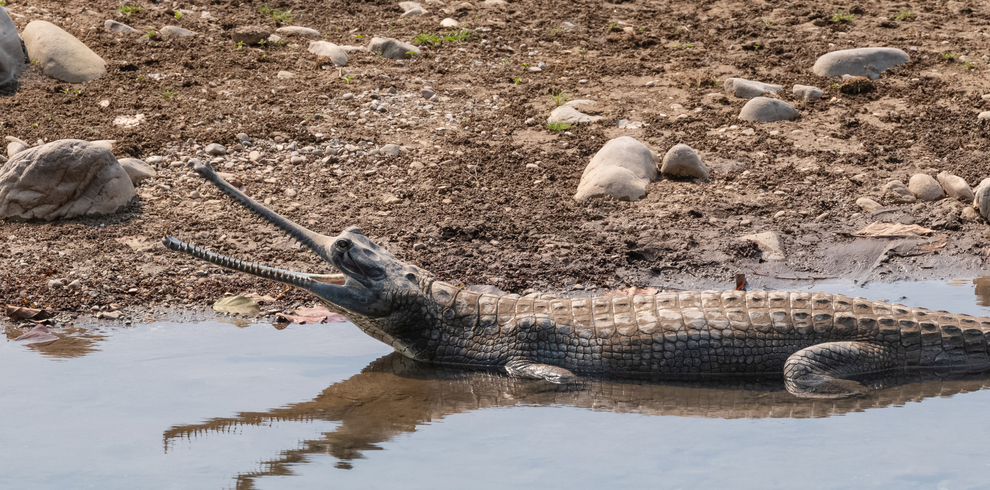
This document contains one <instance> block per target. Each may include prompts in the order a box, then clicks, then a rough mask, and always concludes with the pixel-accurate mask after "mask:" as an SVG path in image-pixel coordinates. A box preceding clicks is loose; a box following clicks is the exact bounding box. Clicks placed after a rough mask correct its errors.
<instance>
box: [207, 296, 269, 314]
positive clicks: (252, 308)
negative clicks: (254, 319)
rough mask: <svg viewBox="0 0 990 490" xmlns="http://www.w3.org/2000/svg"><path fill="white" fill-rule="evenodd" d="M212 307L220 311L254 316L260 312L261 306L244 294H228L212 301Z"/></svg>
mask: <svg viewBox="0 0 990 490" xmlns="http://www.w3.org/2000/svg"><path fill="white" fill-rule="evenodd" d="M213 309H214V310H216V311H218V312H220V313H231V314H238V315H244V316H254V315H257V314H260V313H261V307H260V306H258V303H255V302H254V300H253V299H251V298H248V297H246V296H229V297H226V298H223V299H221V300H218V301H217V302H216V303H213Z"/></svg>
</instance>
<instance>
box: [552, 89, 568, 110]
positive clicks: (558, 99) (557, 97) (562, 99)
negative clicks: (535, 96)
mask: <svg viewBox="0 0 990 490" xmlns="http://www.w3.org/2000/svg"><path fill="white" fill-rule="evenodd" d="M569 98H571V96H570V95H567V92H563V91H561V92H559V93H557V94H554V95H551V96H550V100H551V101H552V102H553V105H555V106H558V107H559V106H562V105H564V103H566V102H567V99H569Z"/></svg>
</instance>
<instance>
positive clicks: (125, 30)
mask: <svg viewBox="0 0 990 490" xmlns="http://www.w3.org/2000/svg"><path fill="white" fill-rule="evenodd" d="M103 28H104V29H106V30H108V31H114V32H119V33H121V34H137V33H139V32H141V31H139V30H137V29H135V28H133V27H131V26H129V25H127V24H124V23H121V22H117V21H115V20H112V19H107V20H106V22H104V23H103Z"/></svg>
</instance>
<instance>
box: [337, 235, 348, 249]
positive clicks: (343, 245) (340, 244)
mask: <svg viewBox="0 0 990 490" xmlns="http://www.w3.org/2000/svg"><path fill="white" fill-rule="evenodd" d="M336 245H337V248H339V249H341V250H347V249H349V248H351V241H350V240H349V239H347V238H341V239H340V240H337V243H336Z"/></svg>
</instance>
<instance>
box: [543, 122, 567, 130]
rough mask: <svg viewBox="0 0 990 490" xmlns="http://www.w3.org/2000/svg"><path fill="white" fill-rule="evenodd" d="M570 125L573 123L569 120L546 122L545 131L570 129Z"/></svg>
mask: <svg viewBox="0 0 990 490" xmlns="http://www.w3.org/2000/svg"><path fill="white" fill-rule="evenodd" d="M571 126H573V124H571V123H569V122H560V121H557V122H552V123H547V131H567V130H568V129H571Z"/></svg>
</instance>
